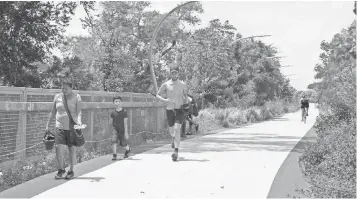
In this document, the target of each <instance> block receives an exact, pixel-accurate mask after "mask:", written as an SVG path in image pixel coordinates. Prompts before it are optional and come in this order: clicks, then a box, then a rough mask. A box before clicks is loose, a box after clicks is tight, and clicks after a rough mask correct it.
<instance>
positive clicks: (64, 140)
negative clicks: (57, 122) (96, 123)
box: [55, 128, 72, 147]
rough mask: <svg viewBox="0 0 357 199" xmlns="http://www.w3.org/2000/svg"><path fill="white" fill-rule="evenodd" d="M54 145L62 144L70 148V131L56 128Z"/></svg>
mask: <svg viewBox="0 0 357 199" xmlns="http://www.w3.org/2000/svg"><path fill="white" fill-rule="evenodd" d="M55 144H56V145H58V144H63V145H66V146H68V147H71V146H72V142H71V131H70V130H63V129H59V128H56V132H55Z"/></svg>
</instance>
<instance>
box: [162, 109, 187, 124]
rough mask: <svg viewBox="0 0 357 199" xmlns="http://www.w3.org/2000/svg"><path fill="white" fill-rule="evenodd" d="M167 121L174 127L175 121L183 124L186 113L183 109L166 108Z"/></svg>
mask: <svg viewBox="0 0 357 199" xmlns="http://www.w3.org/2000/svg"><path fill="white" fill-rule="evenodd" d="M166 116H167V123H168V124H169V127H173V126H174V125H175V123H178V124H182V122H183V120H184V118H185V114H184V112H183V111H182V109H174V110H166Z"/></svg>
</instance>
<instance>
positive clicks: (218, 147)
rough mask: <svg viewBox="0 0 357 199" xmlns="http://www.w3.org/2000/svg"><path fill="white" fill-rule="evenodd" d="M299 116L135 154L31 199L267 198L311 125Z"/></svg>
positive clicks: (313, 111) (311, 117) (310, 120)
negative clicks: (175, 155) (175, 159)
mask: <svg viewBox="0 0 357 199" xmlns="http://www.w3.org/2000/svg"><path fill="white" fill-rule="evenodd" d="M317 115H318V112H317V110H316V109H314V108H313V107H311V110H310V113H309V117H308V121H307V123H306V124H304V123H302V122H301V121H300V119H301V118H300V112H297V113H292V114H287V115H285V116H283V117H281V118H278V119H274V120H271V121H267V122H262V123H257V124H252V125H249V126H245V127H241V128H237V129H231V130H227V131H224V132H220V133H217V134H212V135H206V136H202V137H196V138H193V139H188V140H185V141H184V142H182V146H181V149H180V152H179V156H180V157H179V161H178V162H173V161H172V160H171V153H172V149H171V147H170V145H165V146H163V147H159V148H155V149H152V150H149V151H146V152H145V153H141V154H136V155H134V156H132V157H131V158H130V159H128V160H121V161H118V162H115V163H113V164H110V165H108V166H105V167H103V168H100V169H97V170H95V171H93V172H89V173H87V174H85V175H82V176H78V177H77V178H75V179H73V180H70V181H68V182H66V183H63V184H60V185H58V186H56V187H54V188H52V189H49V190H47V191H45V192H43V193H41V194H39V195H36V196H35V197H33V198H67V197H69V198H101V197H104V198H155V199H158V198H267V196H268V193H269V190H270V187H271V186H272V183H273V181H274V178H275V176H276V174H277V172H278V170H279V168H280V167H281V165H282V164H283V162H284V160H285V159H286V158H287V156H288V155H289V153H290V151H291V150H292V149H293V148H294V146H295V145H296V144H297V143H298V142H299V141H300V139H301V138H302V137H304V135H305V134H306V132H308V130H309V129H310V128H311V127H312V125H313V123H314V120H315V118H316V116H317Z"/></svg>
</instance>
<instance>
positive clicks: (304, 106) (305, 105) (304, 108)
mask: <svg viewBox="0 0 357 199" xmlns="http://www.w3.org/2000/svg"><path fill="white" fill-rule="evenodd" d="M300 104H301V113H302V119H301V121H304V114H305V111H306V116H308V115H309V100H308V99H306V96H305V94H304V95H302V97H301V99H300Z"/></svg>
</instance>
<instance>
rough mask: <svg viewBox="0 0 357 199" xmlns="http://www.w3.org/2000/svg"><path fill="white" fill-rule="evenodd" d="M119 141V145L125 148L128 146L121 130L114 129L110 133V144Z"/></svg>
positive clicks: (127, 141)
mask: <svg viewBox="0 0 357 199" xmlns="http://www.w3.org/2000/svg"><path fill="white" fill-rule="evenodd" d="M118 141H119V145H120V146H122V147H125V146H127V145H128V144H129V140H128V139H126V138H125V134H124V131H123V130H120V129H117V128H114V130H113V133H112V144H116V143H118Z"/></svg>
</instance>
